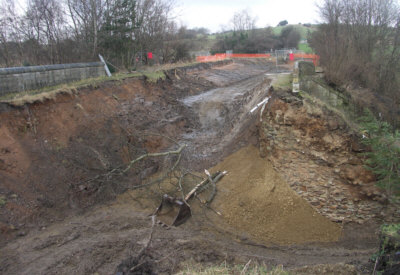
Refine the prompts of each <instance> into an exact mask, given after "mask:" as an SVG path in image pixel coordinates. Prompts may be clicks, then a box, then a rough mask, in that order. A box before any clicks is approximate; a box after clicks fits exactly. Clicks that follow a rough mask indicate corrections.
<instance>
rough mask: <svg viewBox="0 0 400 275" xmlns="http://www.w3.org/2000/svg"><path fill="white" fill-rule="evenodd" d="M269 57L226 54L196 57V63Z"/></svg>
mask: <svg viewBox="0 0 400 275" xmlns="http://www.w3.org/2000/svg"><path fill="white" fill-rule="evenodd" d="M269 57H271V55H270V54H264V53H233V54H226V53H216V54H214V55H209V56H197V57H196V61H197V62H209V61H218V60H224V59H226V58H269Z"/></svg>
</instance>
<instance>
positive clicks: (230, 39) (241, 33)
mask: <svg viewBox="0 0 400 275" xmlns="http://www.w3.org/2000/svg"><path fill="white" fill-rule="evenodd" d="M256 20H257V18H255V17H252V16H251V15H250V14H249V12H248V11H247V10H241V11H238V12H236V13H235V14H234V15H233V17H232V19H231V25H232V31H228V32H225V33H221V34H220V35H218V36H217V41H216V43H215V44H214V46H213V47H212V52H213V53H217V52H225V51H227V50H232V51H233V52H234V53H262V52H267V51H270V50H272V49H282V48H297V45H298V43H299V41H300V38H301V36H300V33H299V31H298V30H297V29H296V28H295V27H294V26H286V27H284V28H283V29H282V31H281V33H280V34H279V35H276V34H275V33H274V31H273V29H272V28H271V27H269V28H263V29H257V28H256V27H255V22H256ZM282 22H285V24H283V25H287V21H286V20H285V21H282ZM282 22H280V23H279V24H281V23H282ZM283 25H282V26H283Z"/></svg>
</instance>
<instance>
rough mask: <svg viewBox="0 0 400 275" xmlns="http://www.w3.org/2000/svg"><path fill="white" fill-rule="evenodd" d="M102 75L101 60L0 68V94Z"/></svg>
mask: <svg viewBox="0 0 400 275" xmlns="http://www.w3.org/2000/svg"><path fill="white" fill-rule="evenodd" d="M104 75H105V70H104V64H103V63H102V62H91V63H74V64H59V65H44V66H29V67H14V68H0V96H3V95H6V94H9V93H14V92H22V91H27V90H35V89H39V88H43V87H47V86H54V85H58V84H62V83H68V82H72V81H78V80H82V79H86V78H91V77H99V76H104Z"/></svg>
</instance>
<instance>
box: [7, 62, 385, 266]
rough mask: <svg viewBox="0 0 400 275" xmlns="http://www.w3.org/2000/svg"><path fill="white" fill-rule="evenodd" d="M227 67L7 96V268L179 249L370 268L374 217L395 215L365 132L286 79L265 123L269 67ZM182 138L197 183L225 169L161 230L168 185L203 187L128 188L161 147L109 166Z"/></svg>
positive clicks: (175, 260) (167, 260) (147, 260)
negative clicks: (182, 215)
mask: <svg viewBox="0 0 400 275" xmlns="http://www.w3.org/2000/svg"><path fill="white" fill-rule="evenodd" d="M220 65H221V66H220V67H212V68H208V67H207V68H206V70H204V68H203V69H202V68H191V69H190V70H179V69H177V70H170V71H168V72H167V80H166V81H159V82H158V83H149V82H147V81H144V80H143V79H127V80H124V81H122V82H121V83H118V85H116V84H117V83H104V84H102V85H100V86H99V87H93V88H88V89H85V90H80V91H79V92H77V93H73V94H61V95H58V96H57V97H56V98H55V99H54V100H49V101H45V102H43V103H40V102H38V103H35V104H30V105H26V106H24V107H21V108H14V107H10V106H6V105H2V110H1V113H0V117H1V120H0V121H1V125H0V127H1V128H0V129H1V132H0V145H1V147H0V150H1V151H0V159H1V162H0V169H1V170H0V172H1V173H0V177H1V182H0V194H1V195H2V201H3V202H2V207H1V208H0V211H1V212H0V214H1V216H0V217H1V220H0V221H1V234H2V237H3V238H2V240H3V247H2V249H1V250H0V271H1V272H4V273H10V274H93V273H98V274H112V273H115V272H116V271H119V272H123V271H124V272H125V274H129V272H128V270H130V269H132V268H133V270H134V271H135V272H137V273H138V274H141V273H146V272H147V273H150V272H154V273H167V274H171V273H174V272H176V271H178V270H179V269H180V268H182V263H184V262H185V261H193V260H194V261H196V262H199V263H205V264H209V263H213V264H220V263H221V262H223V261H225V262H227V263H228V264H231V263H232V264H233V263H242V264H245V263H247V262H248V261H249V260H250V259H251V260H252V261H253V262H257V263H264V264H266V265H268V266H271V265H272V266H273V265H277V264H282V265H284V266H285V267H289V268H293V267H298V266H304V265H315V264H337V263H348V264H353V265H355V266H356V267H357V269H358V270H359V271H361V272H367V271H368V268H369V266H368V259H369V257H370V256H371V254H372V253H373V252H374V250H375V245H376V243H377V238H376V235H375V229H376V222H377V221H380V220H379V219H382V218H385V217H388V216H387V215H384V214H379V215H378V214H376V213H378V212H379V213H381V212H382V211H383V210H385V204H384V203H385V197H384V196H383V195H382V193H381V192H380V191H379V190H376V189H374V188H373V187H372V181H373V178H372V176H371V175H370V174H368V173H367V172H366V171H365V170H363V169H361V168H362V167H361V158H360V157H359V155H358V151H359V150H361V149H362V148H361V147H359V145H358V143H357V140H356V139H353V138H352V135H351V134H350V133H351V132H349V129H348V128H347V127H346V125H345V124H344V123H343V122H341V121H340V119H338V117H337V116H336V115H335V114H333V113H330V112H327V110H325V109H324V108H323V107H321V106H318V105H316V104H312V103H310V102H307V101H305V100H303V99H302V98H299V97H296V96H293V95H292V94H290V93H287V92H285V91H283V90H278V89H277V90H276V91H274V92H273V93H272V97H271V99H270V101H269V103H268V105H267V106H266V108H265V110H264V112H263V113H262V116H261V118H262V121H261V123H260V122H259V119H260V117H259V110H257V112H255V113H252V114H251V113H249V110H250V109H251V108H252V107H254V106H255V105H256V104H257V103H258V102H260V101H261V100H262V99H264V98H265V97H266V96H267V94H268V91H269V92H271V91H272V90H271V89H270V86H271V75H270V74H268V75H267V74H266V73H271V72H274V71H275V66H274V65H272V64H269V63H268V62H266V61H263V60H237V61H235V62H233V63H224V64H220ZM272 85H273V84H272ZM257 127H258V128H257ZM257 129H258V131H257ZM167 137H170V138H172V139H173V140H171V139H170V138H167ZM176 143H178V144H176ZM179 144H186V145H187V146H186V148H185V151H184V153H183V154H182V158H181V163H180V166H179V169H180V171H181V172H184V173H187V174H188V175H190V177H192V178H193V179H196V181H195V182H194V183H193V184H196V183H197V182H198V181H199V180H200V179H199V178H196V177H198V176H199V172H200V173H201V172H202V170H203V169H204V168H210V167H214V168H210V169H211V170H212V169H220V170H224V169H226V170H228V172H229V173H228V175H227V176H226V177H225V178H223V179H222V180H221V181H220V182H219V183H218V184H217V192H216V196H215V199H214V201H213V202H212V203H211V204H210V205H205V204H203V203H201V202H200V200H201V199H202V196H203V195H204V194H200V195H199V199H200V200H197V199H192V200H191V201H190V202H189V203H190V205H191V207H192V214H193V215H192V218H191V219H189V220H188V221H187V222H186V223H185V224H183V225H182V226H180V227H164V226H162V225H156V226H155V227H154V228H152V227H151V220H150V218H149V217H148V215H149V214H150V213H151V212H152V211H154V209H155V207H156V206H157V205H158V204H159V202H160V199H161V197H160V194H162V193H163V192H165V191H166V190H168V191H170V190H172V191H171V192H174V193H173V194H174V195H176V196H181V194H182V193H186V192H188V191H189V190H190V189H191V188H192V187H193V186H192V185H189V186H186V185H184V186H182V189H181V188H177V186H178V185H173V186H172V188H171V186H167V185H166V184H164V182H161V183H159V184H157V185H153V186H152V187H151V188H142V189H135V190H130V191H127V192H124V191H126V190H127V189H129V188H131V189H132V187H134V186H138V185H140V184H142V183H144V182H146V180H147V179H149V178H150V179H151V178H152V177H153V176H154V177H155V176H157V175H158V174H160V173H161V172H163V171H164V170H166V169H168V168H169V167H170V166H171V163H170V162H167V161H163V160H157V159H151V158H148V159H146V160H145V161H144V162H140V163H137V165H135V166H134V167H133V168H132V169H131V170H129V171H128V172H127V173H125V174H115V173H113V172H112V171H114V169H116V168H118V167H126V165H127V164H128V163H129V162H130V161H131V160H133V159H135V158H136V157H138V156H140V155H142V154H145V153H153V152H161V151H166V150H173V149H176V148H177V147H178V145H179ZM249 144H252V145H249ZM254 146H259V148H260V149H259V150H257V149H256V147H254ZM241 148H242V149H241ZM357 148H358V149H357ZM239 149H240V150H239ZM260 155H261V156H260ZM262 157H267V158H262ZM173 160H174V161H175V159H173ZM221 160H222V161H221ZM169 161H171V160H169ZM360 167H361V168H360ZM355 168H356V169H355ZM354 171H358V172H357V173H353V174H352V172H354ZM190 172H197V173H194V174H193V175H192V174H191V173H190ZM174 178H175V180H177V178H176V175H175V174H171V176H170V178H169V180H170V181H172V180H173V179H174ZM178 179H179V177H178ZM367 179H368V180H367ZM361 182H362V183H361ZM354 183H357V184H356V185H354ZM368 183H369V184H368ZM167 187H168V188H167ZM205 192H207V190H206V191H205ZM296 192H297V194H296ZM324 192H325V193H324ZM363 192H364V193H365V194H364V193H363ZM118 194H120V195H118ZM360 194H361V195H360ZM111 198H116V199H115V200H112V201H111V200H110V199H111ZM99 202H103V203H102V204H99ZM96 203H97V206H94V207H93V205H95V204H96ZM364 205H367V206H369V208H370V209H369V208H366V207H364ZM89 206H92V207H91V208H89ZM345 207H347V208H346V209H344V208H345ZM344 210H345V211H344ZM343 211H344V212H343ZM218 213H219V214H218ZM387 213H390V212H387ZM378 218H379V219H378ZM361 222H366V223H364V224H362V225H360V224H359V223H361ZM150 232H152V234H151V236H152V241H151V243H149V244H150V245H149V246H148V249H146V251H145V252H146V253H145V255H144V257H143V259H141V262H137V261H136V259H135V255H137V254H138V253H139V251H142V248H143V247H144V246H146V244H147V240H148V238H149V235H150ZM17 237H18V238H17ZM7 238H8V239H7ZM6 242H7V243H6ZM322 269H323V268H322ZM322 269H321V270H322ZM305 270H307V269H305ZM351 270H352V271H349V272H348V273H347V274H354V269H351ZM342 271H343V270H342ZM346 272H347V271H346ZM132 273H133V272H132Z"/></svg>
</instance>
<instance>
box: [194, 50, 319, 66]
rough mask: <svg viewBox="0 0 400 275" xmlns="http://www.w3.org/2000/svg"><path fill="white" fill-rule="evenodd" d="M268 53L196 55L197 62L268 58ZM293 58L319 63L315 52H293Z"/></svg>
mask: <svg viewBox="0 0 400 275" xmlns="http://www.w3.org/2000/svg"><path fill="white" fill-rule="evenodd" d="M270 57H271V55H270V54H264V53H232V54H226V53H216V54H214V55H209V56H198V57H196V61H197V62H210V61H218V60H224V59H226V58H270ZM293 57H294V59H295V60H296V59H311V60H312V62H313V63H314V65H315V66H317V65H318V63H319V56H318V55H316V54H305V53H295V54H293Z"/></svg>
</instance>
